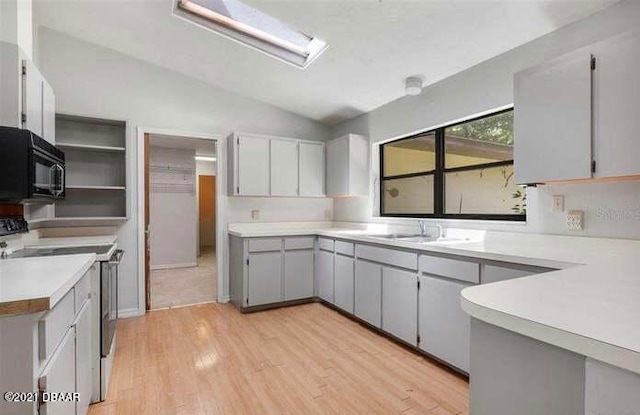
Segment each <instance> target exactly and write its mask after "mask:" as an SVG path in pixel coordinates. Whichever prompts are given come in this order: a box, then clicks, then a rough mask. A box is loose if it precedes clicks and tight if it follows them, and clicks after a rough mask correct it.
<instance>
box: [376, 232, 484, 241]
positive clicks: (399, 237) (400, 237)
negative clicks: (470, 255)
mask: <svg viewBox="0 0 640 415" xmlns="http://www.w3.org/2000/svg"><path fill="white" fill-rule="evenodd" d="M369 237H371V238H379V239H386V240H391V241H400V242H412V243H418V244H426V243H432V242H439V243H447V242H450V243H455V242H465V241H470V240H471V238H454V237H446V236H443V237H440V238H438V237H435V236H423V235H421V234H402V233H390V234H386V235H369Z"/></svg>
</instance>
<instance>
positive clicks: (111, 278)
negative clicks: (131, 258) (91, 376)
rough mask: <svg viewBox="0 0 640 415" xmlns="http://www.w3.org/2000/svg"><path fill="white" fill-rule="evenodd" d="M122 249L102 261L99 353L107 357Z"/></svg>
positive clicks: (110, 342)
mask: <svg viewBox="0 0 640 415" xmlns="http://www.w3.org/2000/svg"><path fill="white" fill-rule="evenodd" d="M123 254H124V251H123V250H121V249H116V251H115V252H114V253H113V255H111V258H110V259H109V261H104V262H102V270H101V273H100V277H101V280H102V281H101V288H102V298H101V308H100V310H101V311H100V312H101V318H102V321H101V335H100V337H101V354H102V357H107V356H108V355H109V351H110V350H111V344H112V343H113V336H114V334H115V332H116V324H117V321H118V266H119V265H120V260H121V259H122V255H123Z"/></svg>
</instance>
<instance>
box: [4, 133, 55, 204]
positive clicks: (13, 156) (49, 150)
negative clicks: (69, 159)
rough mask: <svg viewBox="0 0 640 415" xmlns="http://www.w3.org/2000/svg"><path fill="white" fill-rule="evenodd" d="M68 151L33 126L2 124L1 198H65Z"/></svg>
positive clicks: (39, 200)
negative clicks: (28, 127)
mask: <svg viewBox="0 0 640 415" xmlns="http://www.w3.org/2000/svg"><path fill="white" fill-rule="evenodd" d="M64 168H65V166H64V153H63V152H62V151H61V150H59V149H58V148H56V146H54V145H53V144H51V143H49V142H47V141H46V140H45V139H43V138H42V137H39V136H37V135H36V134H34V133H32V132H31V131H29V130H23V129H20V128H12V127H0V202H3V203H53V202H55V201H56V200H59V199H64V193H65V192H64V191H65V174H64V173H65V170H64Z"/></svg>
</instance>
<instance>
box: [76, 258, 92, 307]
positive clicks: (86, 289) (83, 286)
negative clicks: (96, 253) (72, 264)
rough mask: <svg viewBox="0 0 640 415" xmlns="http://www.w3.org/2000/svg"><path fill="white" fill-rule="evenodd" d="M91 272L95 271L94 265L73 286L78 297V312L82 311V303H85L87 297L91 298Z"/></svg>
mask: <svg viewBox="0 0 640 415" xmlns="http://www.w3.org/2000/svg"><path fill="white" fill-rule="evenodd" d="M91 272H93V267H92V268H90V269H89V271H87V273H86V274H84V276H83V277H82V278H80V281H78V283H77V284H76V285H75V287H74V288H73V291H74V292H75V299H76V300H75V301H76V306H75V311H76V312H78V311H80V308H81V307H82V304H84V302H85V301H86V300H87V298H89V294H90V293H91Z"/></svg>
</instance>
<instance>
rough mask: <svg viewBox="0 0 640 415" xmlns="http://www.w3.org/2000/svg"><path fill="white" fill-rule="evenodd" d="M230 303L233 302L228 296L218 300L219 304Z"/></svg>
mask: <svg viewBox="0 0 640 415" xmlns="http://www.w3.org/2000/svg"><path fill="white" fill-rule="evenodd" d="M229 301H231V298H230V297H229V296H228V295H226V296H224V297H220V298H218V302H219V303H228V302H229Z"/></svg>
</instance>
